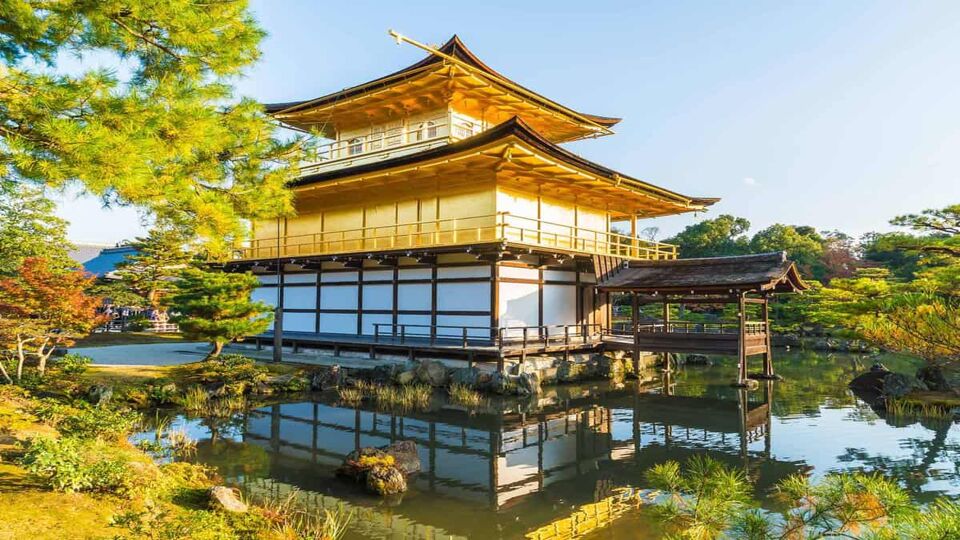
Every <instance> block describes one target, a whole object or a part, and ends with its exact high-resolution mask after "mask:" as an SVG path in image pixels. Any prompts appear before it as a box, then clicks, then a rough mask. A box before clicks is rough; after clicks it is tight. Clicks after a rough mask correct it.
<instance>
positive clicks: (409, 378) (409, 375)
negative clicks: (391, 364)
mask: <svg viewBox="0 0 960 540" xmlns="http://www.w3.org/2000/svg"><path fill="white" fill-rule="evenodd" d="M394 380H395V381H396V382H397V384H399V385H400V386H406V385H408V384H413V383H414V382H416V381H417V372H416V371H413V370H410V371H401V372H400V373H397V376H396V377H394Z"/></svg>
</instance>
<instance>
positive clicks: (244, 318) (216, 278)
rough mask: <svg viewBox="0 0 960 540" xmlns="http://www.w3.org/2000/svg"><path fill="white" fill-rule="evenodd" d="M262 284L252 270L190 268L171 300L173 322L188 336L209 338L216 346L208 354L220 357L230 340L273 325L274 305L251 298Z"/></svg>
mask: <svg viewBox="0 0 960 540" xmlns="http://www.w3.org/2000/svg"><path fill="white" fill-rule="evenodd" d="M259 285H260V280H259V279H257V277H256V276H254V275H252V274H249V273H243V274H240V273H236V274H232V273H226V272H219V271H210V270H205V269H202V268H196V267H191V268H187V269H185V270H184V271H183V272H181V274H180V277H179V279H178V281H177V288H176V292H175V293H174V294H173V296H172V297H170V299H169V303H170V308H171V311H172V312H173V313H174V317H173V322H175V323H177V324H178V325H179V326H180V330H181V331H182V332H183V333H184V334H185V335H186V336H187V337H189V338H191V339H203V340H206V341H209V342H210V343H211V344H212V345H213V350H211V351H210V355H209V357H211V358H212V357H216V356H219V355H220V352H221V351H222V350H223V346H224V345H226V344H227V343H231V342H233V341H239V340H242V339H243V338H245V337H247V336H251V335H255V334H259V333H262V332H265V331H266V330H267V328H269V327H270V322H271V321H272V320H273V313H272V311H273V310H272V308H271V307H270V306H268V305H267V304H264V303H263V302H254V301H252V300H251V299H250V294H251V293H252V292H253V290H254V289H256V288H257V287H258V286H259Z"/></svg>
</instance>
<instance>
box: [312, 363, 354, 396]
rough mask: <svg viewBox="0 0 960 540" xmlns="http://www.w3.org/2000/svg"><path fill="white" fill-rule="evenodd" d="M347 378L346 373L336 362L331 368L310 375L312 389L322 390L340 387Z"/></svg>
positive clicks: (315, 390)
mask: <svg viewBox="0 0 960 540" xmlns="http://www.w3.org/2000/svg"><path fill="white" fill-rule="evenodd" d="M345 378H346V377H345V373H344V372H343V370H342V369H340V366H339V365H336V364H334V365H333V366H331V367H330V369H328V370H321V371H317V372H315V373H314V374H313V375H312V376H311V377H310V390H313V391H314V392H322V391H324V390H332V389H335V388H339V387H340V385H342V384H343V382H344V379H345Z"/></svg>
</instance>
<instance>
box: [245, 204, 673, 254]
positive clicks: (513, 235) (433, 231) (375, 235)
mask: <svg viewBox="0 0 960 540" xmlns="http://www.w3.org/2000/svg"><path fill="white" fill-rule="evenodd" d="M489 242H513V243H516V244H523V245H529V246H534V247H544V248H551V249H559V250H564V251H573V252H581V253H589V254H592V255H612V256H617V257H622V258H625V259H638V260H665V259H676V258H677V247H676V246H674V245H671V244H665V243H662V242H652V241H649V240H644V239H641V238H636V237H631V236H627V235H623V234H619V233H615V232H609V231H597V230H593V229H587V228H584V227H578V226H575V225H565V224H562V223H553V222H549V221H545V220H541V219H536V218H529V217H524V216H517V215H513V214H511V213H509V212H499V213H497V214H490V215H485V216H475V217H465V218H446V219H436V220H427V221H417V222H410V223H401V224H395V225H384V226H377V225H371V226H368V227H362V228H357V229H348V230H341V231H329V232H318V233H312V234H301V235H289V236H284V237H281V238H276V237H273V238H258V239H255V240H251V241H249V242H248V243H247V245H245V246H243V247H241V248H239V249H238V250H236V252H235V258H236V259H270V258H276V257H278V256H280V257H298V256H310V255H328V254H342V253H366V252H371V251H388V250H402V249H416V248H426V247H437V246H450V245H464V244H477V243H489Z"/></svg>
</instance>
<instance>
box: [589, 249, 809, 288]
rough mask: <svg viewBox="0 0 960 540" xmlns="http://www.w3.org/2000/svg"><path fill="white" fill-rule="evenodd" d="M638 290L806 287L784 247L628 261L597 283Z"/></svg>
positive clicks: (604, 285) (605, 286)
mask: <svg viewBox="0 0 960 540" xmlns="http://www.w3.org/2000/svg"><path fill="white" fill-rule="evenodd" d="M597 286H598V287H599V288H601V289H605V290H618V291H630V292H638V293H650V294H652V293H659V294H668V293H683V294H688V293H689V294H712V293H726V292H728V291H731V290H733V291H741V292H742V291H754V292H800V291H804V290H806V289H808V288H809V286H808V285H807V284H806V283H804V281H803V279H802V278H801V277H800V273H799V272H798V271H797V266H796V264H794V263H793V261H790V260H789V259H787V254H786V252H784V251H778V252H771V253H758V254H755V255H737V256H732V257H707V258H700V259H675V260H660V261H631V262H630V263H629V265H628V266H627V267H626V268H623V269H621V270H619V271H618V272H616V273H615V274H612V275H611V276H610V277H608V278H607V279H606V280H605V281H603V282H602V283H599V284H598V285H597Z"/></svg>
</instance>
